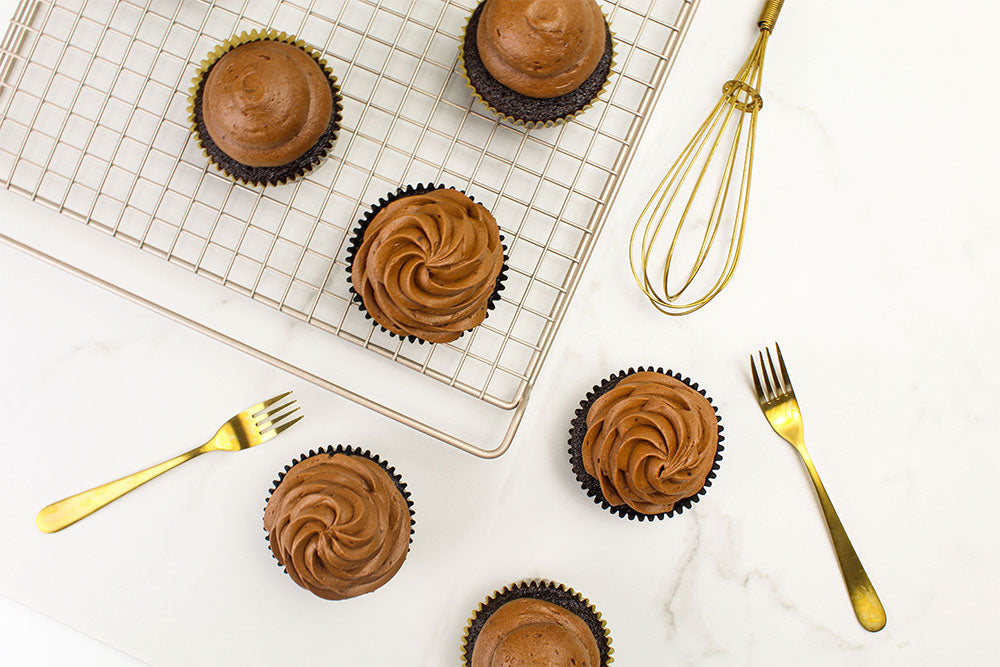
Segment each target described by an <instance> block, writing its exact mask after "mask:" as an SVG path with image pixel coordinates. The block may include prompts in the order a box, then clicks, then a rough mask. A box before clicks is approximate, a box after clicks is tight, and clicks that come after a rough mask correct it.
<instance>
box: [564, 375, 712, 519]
mask: <svg viewBox="0 0 1000 667" xmlns="http://www.w3.org/2000/svg"><path fill="white" fill-rule="evenodd" d="M646 372H650V373H661V374H663V375H669V376H670V377H672V378H674V379H675V380H680V381H681V382H683V383H684V384H686V385H687V386H689V387H691V388H692V389H694V390H695V391H697V392H698V393H699V394H701V395H702V396H704V397H705V398H706V399H707V400H708V402H709V404H711V406H712V409H713V410H714V411H715V421H716V424H717V425H718V429H719V439H718V442H717V444H716V449H715V458H714V460H713V461H712V469H711V470H709V472H708V476H707V477H706V478H705V484H704V485H702V487H701V488H700V489H698V491H697V492H695V493H694V494H693V495H691V496H688V497H687V498H683V499H681V500H679V501H677V502H676V503H675V504H674V506H673V508H671V509H670V510H669V511H667V512H660V513H658V514H643V513H642V512H639V511H637V510H635V509H633V508H632V507H629V506H628V505H612V504H611V503H609V502H608V501H607V499H606V498H605V497H604V494H603V493H602V492H601V484H600V482H599V481H598V480H597V479H596V478H594V477H592V476H591V475H590V474H589V473H588V472H587V471H586V470H585V469H584V467H583V457H582V453H581V447H582V445H583V439H584V437H585V436H586V434H587V413H588V412H590V406H591V405H593V403H594V401H596V400H597V399H598V398H600V397H601V396H603V395H604V394H606V393H607V392H609V391H611V390H612V389H614V388H615V387H616V386H617V385H618V383H619V382H621V381H622V380H623V379H625V378H626V377H628V376H630V375H634V374H635V373H646ZM723 430H724V429H723V426H722V417H721V416H720V415H719V408H718V407H717V406H716V405H715V402H714V401H713V400H712V397H711V396H709V395H708V394H707V393H705V390H704V389H701V388H699V386H698V383H697V382H692V381H691V378H689V377H685V376H683V375H681V374H680V373H675V372H674V371H671V370H666V371H665V370H663V368H654V367H652V366H649V367H648V368H647V367H645V366H639V367H638V368H629V369H628V370H627V371H625V370H621V371H618V372H617V373H615V374H613V375H611V376H610V377H608V378H606V379H605V380H603V381H602V382H601V383H600V384H598V385H595V386H594V388H593V389H592V390H590V391H589V392H587V395H586V397H584V399H583V400H581V401H580V407H578V408H577V409H576V413H575V414H574V416H573V420H572V421H571V422H570V429H569V462H570V465H571V466H572V468H573V473H574V474H575V475H576V481H577V482H579V483H580V486H581V487H582V488H583V490H584V491H586V492H587V495H588V496H589V497H591V498H592V499H593V500H594V503H595V504H597V505H600V506H601V508H602V509H605V510H608V511H609V512H611V513H612V514H616V515H618V516H620V517H622V518H623V519H624V518H627V519H629V520H631V521H635V520H638V521H646V520H648V521H650V522H652V521H653V519H665V518H671V517H673V516H674V515H675V514H681V513H683V512H684V510H690V509H691V508H692V506H693V505H694V504H695V503H697V502H698V501H699V500H700V499H701V497H702V496H703V495H705V493H706V492H707V490H708V487H710V486H711V485H712V480H713V479H715V477H716V472H717V471H718V470H719V468H720V465H719V464H720V463H721V462H722V452H723V450H725V447H723V445H722V441H723V440H725V439H726V438H725V436H723V435H722V431H723Z"/></svg>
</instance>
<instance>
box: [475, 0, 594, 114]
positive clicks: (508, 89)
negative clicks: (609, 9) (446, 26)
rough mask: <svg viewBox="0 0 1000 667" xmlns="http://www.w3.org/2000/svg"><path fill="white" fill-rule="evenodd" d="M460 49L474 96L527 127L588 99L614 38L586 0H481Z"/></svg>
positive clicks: (581, 107)
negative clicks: (482, 0)
mask: <svg viewBox="0 0 1000 667" xmlns="http://www.w3.org/2000/svg"><path fill="white" fill-rule="evenodd" d="M460 52H461V53H460V55H461V63H462V67H463V69H464V71H465V77H466V81H467V82H468V84H469V86H470V87H471V88H472V91H473V93H474V94H475V96H476V97H477V98H478V99H479V100H480V101H482V102H483V103H484V104H486V106H488V107H489V108H490V110H491V111H493V112H494V113H496V114H498V115H500V116H503V117H504V118H506V119H507V120H508V121H510V122H513V123H523V124H524V125H527V126H528V127H535V126H545V125H554V124H556V123H558V122H562V121H565V120H567V119H569V118H571V117H573V116H575V115H577V114H579V113H582V112H583V111H585V110H586V109H588V108H589V107H590V106H591V105H592V104H593V102H594V100H595V99H596V98H597V97H598V95H599V94H600V93H601V92H602V91H603V90H604V87H605V86H606V85H607V82H608V77H609V75H610V74H611V66H612V64H613V57H614V41H613V39H612V36H611V30H610V29H609V28H608V24H607V21H606V20H605V18H604V15H603V14H602V13H601V8H600V7H599V6H598V4H597V3H596V2H595V1H594V0H485V1H484V2H482V3H480V5H479V6H478V7H476V9H475V11H473V13H472V16H471V17H470V18H469V22H468V24H467V25H466V28H465V36H464V38H463V40H462V45H461V47H460Z"/></svg>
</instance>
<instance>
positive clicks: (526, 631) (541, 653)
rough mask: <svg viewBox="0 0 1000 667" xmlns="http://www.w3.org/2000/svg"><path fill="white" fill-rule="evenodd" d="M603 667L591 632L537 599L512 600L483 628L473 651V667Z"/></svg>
mask: <svg viewBox="0 0 1000 667" xmlns="http://www.w3.org/2000/svg"><path fill="white" fill-rule="evenodd" d="M564 665H565V666H570V665H572V666H573V667H600V665H601V653H600V649H599V648H598V646H597V640H596V639H595V638H594V634H593V633H592V632H591V631H590V628H589V627H588V626H587V624H586V623H585V622H584V621H583V619H581V618H580V617H579V616H577V615H576V614H574V613H573V612H571V611H569V610H568V609H565V608H563V607H560V606H559V605H557V604H552V603H551V602H546V601H544V600H537V599H535V598H518V599H516V600H511V601H510V602H508V603H506V604H504V605H503V606H501V607H500V608H499V609H497V610H496V611H495V612H493V614H492V615H491V616H490V617H489V619H487V621H486V623H484V624H483V627H482V629H481V630H480V631H479V635H478V636H477V637H476V643H475V646H474V648H473V650H472V667H514V666H517V667H555V666H558V667H563V666H564Z"/></svg>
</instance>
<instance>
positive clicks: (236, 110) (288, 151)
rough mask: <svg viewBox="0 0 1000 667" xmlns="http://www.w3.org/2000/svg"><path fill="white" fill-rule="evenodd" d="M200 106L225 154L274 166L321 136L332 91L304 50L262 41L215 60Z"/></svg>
mask: <svg viewBox="0 0 1000 667" xmlns="http://www.w3.org/2000/svg"><path fill="white" fill-rule="evenodd" d="M201 104H202V117H203V118H204V121H205V128H206V129H207V130H208V133H209V135H210V136H211V137H212V141H214V142H215V144H216V145H217V146H218V147H219V149H220V150H221V151H222V152H223V153H225V154H226V155H228V156H230V157H231V158H233V159H234V160H236V161H237V162H240V163H242V164H245V165H248V166H251V167H277V166H280V165H284V164H288V163H289V162H292V161H293V160H295V159H296V158H298V157H300V156H301V155H302V154H304V153H305V152H306V151H308V150H309V149H310V148H312V147H313V146H314V145H315V144H316V142H317V141H318V140H319V139H320V137H321V136H322V135H323V133H324V132H325V131H326V129H327V126H328V125H329V124H330V115H331V114H332V113H333V94H332V93H331V91H330V82H329V79H328V78H327V76H326V73H325V72H324V71H323V68H322V67H320V65H319V63H317V62H316V61H315V60H314V59H313V58H312V56H310V55H309V54H308V53H306V52H305V51H303V50H302V49H300V48H298V47H296V46H293V45H291V44H286V43H285V42H278V41H273V40H260V41H256V42H249V43H247V44H242V45H240V46H237V47H236V48H235V49H233V50H232V51H230V52H229V53H227V54H226V55H224V56H222V58H220V59H219V61H218V62H217V63H215V65H214V66H213V67H212V70H211V71H210V72H209V74H208V78H207V79H206V81H205V87H204V90H203V92H202V103H201Z"/></svg>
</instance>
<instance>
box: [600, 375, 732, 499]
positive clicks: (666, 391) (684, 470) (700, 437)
mask: <svg viewBox="0 0 1000 667" xmlns="http://www.w3.org/2000/svg"><path fill="white" fill-rule="evenodd" d="M718 443H719V430H718V422H717V420H716V418H715V410H714V408H712V404H711V403H709V401H708V399H707V398H705V397H704V396H702V395H701V394H700V393H699V392H698V391H696V390H694V389H692V388H691V387H689V386H688V385H686V384H684V383H683V382H681V381H680V380H677V379H675V378H672V377H670V376H669V375H665V374H663V373H652V372H641V373H634V374H632V375H628V376H626V377H625V378H623V379H622V380H621V381H620V382H619V383H618V384H617V385H616V386H615V387H614V388H613V389H611V390H610V391H608V392H607V393H605V394H604V395H602V396H601V397H599V398H598V399H597V400H595V401H594V402H593V404H592V405H591V406H590V410H589V411H588V412H587V434H586V436H585V437H584V440H583V446H582V450H581V453H582V457H583V466H584V469H585V470H586V471H587V473H588V474H589V475H590V476H592V477H595V478H596V479H597V480H598V481H599V482H600V485H601V493H603V494H604V497H605V499H606V500H607V501H608V502H609V503H610V504H611V505H612V506H618V505H623V504H625V505H628V506H629V507H631V508H632V509H634V510H636V511H637V512H641V513H643V514H659V513H661V512H668V511H670V510H671V509H673V507H674V504H675V503H677V502H678V501H680V500H683V499H684V498H688V497H690V496H693V495H694V494H696V493H697V492H698V491H699V490H700V489H701V488H702V487H703V486H704V485H705V481H706V480H707V478H708V474H709V473H710V472H711V470H712V465H713V463H714V461H715V454H716V450H717V447H718Z"/></svg>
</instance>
